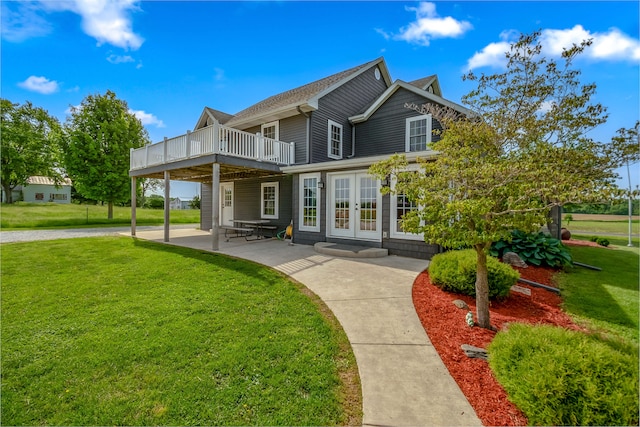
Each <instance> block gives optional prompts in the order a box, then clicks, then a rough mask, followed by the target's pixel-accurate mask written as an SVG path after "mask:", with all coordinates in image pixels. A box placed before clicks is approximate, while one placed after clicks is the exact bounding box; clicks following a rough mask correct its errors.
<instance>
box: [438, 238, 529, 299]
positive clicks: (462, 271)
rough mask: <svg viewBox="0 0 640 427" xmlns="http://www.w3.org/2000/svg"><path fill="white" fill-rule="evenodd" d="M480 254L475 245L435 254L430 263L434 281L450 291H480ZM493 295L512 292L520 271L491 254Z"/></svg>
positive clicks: (490, 284) (504, 295) (491, 291)
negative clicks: (478, 288) (477, 253)
mask: <svg viewBox="0 0 640 427" xmlns="http://www.w3.org/2000/svg"><path fill="white" fill-rule="evenodd" d="M476 257H477V255H476V252H475V250H473V249H465V250H461V251H449V252H445V253H442V254H438V255H436V256H434V257H433V259H432V260H431V263H430V264H429V277H430V278H431V283H433V284H434V285H436V286H438V287H440V288H442V289H443V290H445V291H448V292H455V293H460V294H465V295H471V296H475V295H476V271H477V258H476ZM487 269H488V272H489V274H488V276H489V298H500V297H506V296H507V295H509V290H510V289H511V286H513V285H515V284H516V282H517V281H518V278H519V277H520V275H519V274H518V272H517V271H515V270H514V269H513V268H511V266H509V265H507V264H503V263H501V262H500V261H498V260H497V259H495V258H493V257H491V256H488V257H487Z"/></svg>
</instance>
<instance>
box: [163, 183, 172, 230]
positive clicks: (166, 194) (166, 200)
mask: <svg viewBox="0 0 640 427" xmlns="http://www.w3.org/2000/svg"><path fill="white" fill-rule="evenodd" d="M169 178H170V176H169V171H164V241H165V242H168V241H169V223H170V220H171V218H170V217H169V209H170V208H171V197H170V195H171V184H170V182H171V181H170V179H169Z"/></svg>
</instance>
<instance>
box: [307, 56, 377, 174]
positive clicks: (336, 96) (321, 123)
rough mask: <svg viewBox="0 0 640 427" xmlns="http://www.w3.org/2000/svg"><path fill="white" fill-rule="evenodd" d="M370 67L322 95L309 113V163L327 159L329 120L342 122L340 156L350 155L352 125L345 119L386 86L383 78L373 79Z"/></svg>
mask: <svg viewBox="0 0 640 427" xmlns="http://www.w3.org/2000/svg"><path fill="white" fill-rule="evenodd" d="M375 68H376V67H373V68H371V69H369V70H367V71H365V72H364V73H362V74H361V75H359V76H357V77H356V78H354V79H352V80H350V81H349V82H347V83H345V84H343V85H342V86H340V87H339V88H337V89H336V90H334V91H333V92H331V93H329V94H327V95H326V96H324V97H322V98H321V99H320V100H319V103H318V110H317V111H314V112H313V113H311V163H317V162H326V161H329V160H333V159H330V158H329V157H328V156H327V132H328V120H329V119H331V120H333V121H334V122H337V123H339V124H341V125H342V136H343V142H342V144H343V146H342V158H346V157H348V156H350V155H351V124H350V123H349V120H348V118H349V117H350V116H353V115H354V114H358V113H361V112H363V111H364V110H365V109H366V108H367V107H368V106H369V105H371V104H372V103H373V102H374V101H375V99H376V98H378V96H380V95H381V94H382V93H383V92H384V91H385V90H386V89H387V85H386V83H385V81H384V79H383V78H380V80H376V78H375V76H374V70H375Z"/></svg>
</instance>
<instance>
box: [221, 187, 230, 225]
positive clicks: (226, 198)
mask: <svg viewBox="0 0 640 427" xmlns="http://www.w3.org/2000/svg"><path fill="white" fill-rule="evenodd" d="M220 225H223V226H224V225H226V226H229V227H233V182H222V183H220Z"/></svg>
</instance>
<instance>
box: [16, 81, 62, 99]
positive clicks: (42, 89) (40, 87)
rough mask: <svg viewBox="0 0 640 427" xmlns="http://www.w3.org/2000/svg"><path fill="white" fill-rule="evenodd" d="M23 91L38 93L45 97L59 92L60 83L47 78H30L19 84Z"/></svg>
mask: <svg viewBox="0 0 640 427" xmlns="http://www.w3.org/2000/svg"><path fill="white" fill-rule="evenodd" d="M18 86H20V87H21V88H23V89H26V90H28V91H31V92H38V93H41V94H43V95H49V94H52V93H54V92H57V91H58V88H59V86H58V82H57V81H55V80H49V79H48V78H46V77H37V76H30V77H29V78H28V79H27V80H25V81H23V82H20V83H18Z"/></svg>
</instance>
